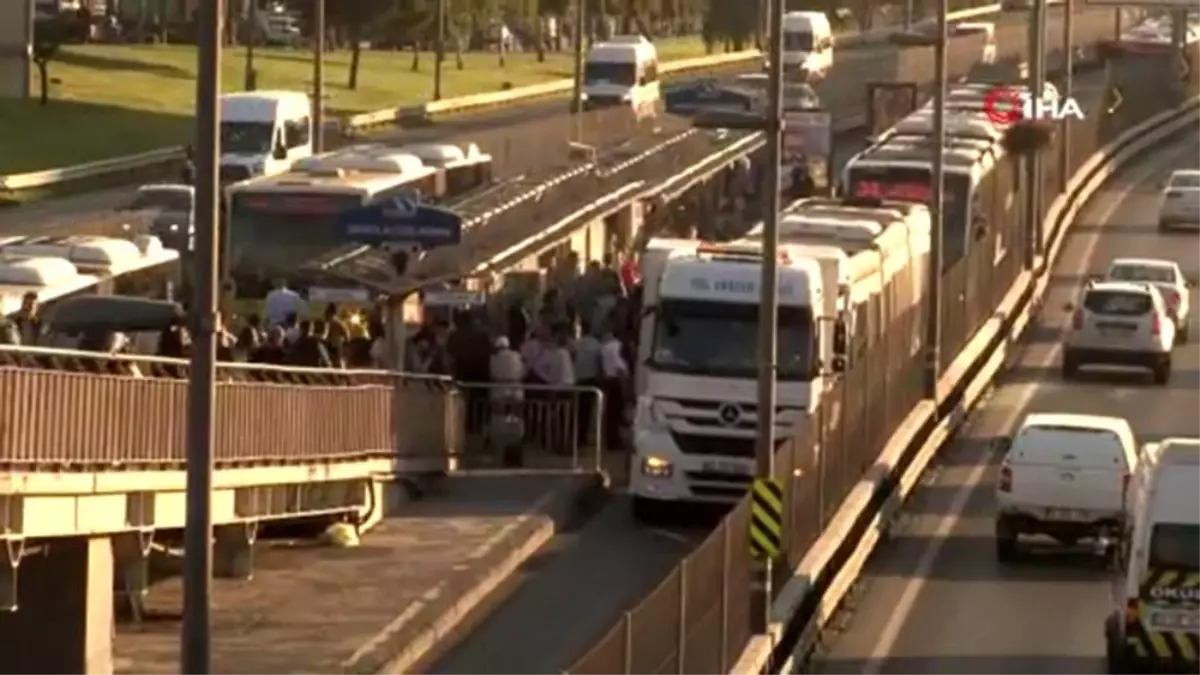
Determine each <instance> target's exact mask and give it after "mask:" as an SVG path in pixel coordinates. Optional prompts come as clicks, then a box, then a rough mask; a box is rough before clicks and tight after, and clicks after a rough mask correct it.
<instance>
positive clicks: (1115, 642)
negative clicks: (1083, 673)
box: [1104, 613, 1134, 674]
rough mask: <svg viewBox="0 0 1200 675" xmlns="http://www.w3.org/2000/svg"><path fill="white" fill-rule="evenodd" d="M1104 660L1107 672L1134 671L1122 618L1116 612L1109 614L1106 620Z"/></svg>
mask: <svg viewBox="0 0 1200 675" xmlns="http://www.w3.org/2000/svg"><path fill="white" fill-rule="evenodd" d="M1104 661H1105V671H1106V672H1109V673H1114V674H1117V673H1132V672H1134V668H1133V664H1132V663H1131V661H1130V658H1129V651H1128V650H1127V649H1126V648H1125V642H1124V640H1122V635H1121V626H1120V618H1119V617H1118V616H1117V615H1116V614H1115V613H1113V614H1109V615H1108V618H1106V619H1105V620H1104Z"/></svg>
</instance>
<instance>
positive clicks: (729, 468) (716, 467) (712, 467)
mask: <svg viewBox="0 0 1200 675" xmlns="http://www.w3.org/2000/svg"><path fill="white" fill-rule="evenodd" d="M704 470H705V471H706V472H708V473H731V474H735V475H738V476H749V475H750V473H751V472H750V469H749V467H747V466H746V465H745V464H742V463H741V462H722V461H711V462H705V463H704Z"/></svg>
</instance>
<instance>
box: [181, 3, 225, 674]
mask: <svg viewBox="0 0 1200 675" xmlns="http://www.w3.org/2000/svg"><path fill="white" fill-rule="evenodd" d="M224 6H225V0H209V1H208V2H202V3H200V5H199V8H198V10H197V11H198V16H197V18H198V23H199V39H198V44H199V50H198V55H199V61H200V62H199V64H198V68H197V73H196V138H195V145H194V147H195V152H194V154H193V162H194V164H195V179H194V185H195V190H196V202H195V228H196V234H195V258H194V261H195V266H196V268H195V278H196V286H195V289H194V291H193V292H194V294H195V295H194V298H193V302H192V307H191V310H190V311H189V312H188V320H189V322H190V324H191V326H190V328H191V332H192V348H191V364H190V370H189V377H188V392H187V398H188V408H187V411H188V415H187V455H186V457H187V513H186V517H185V518H186V520H185V527H184V551H185V555H184V563H183V627H182V635H181V642H182V645H181V652H182V654H181V657H180V661H181V665H182V672H184V673H189V675H190V674H192V673H196V674H198V675H204V674H205V673H208V672H210V671H211V666H212V663H211V657H212V651H211V648H212V635H211V633H210V621H211V619H210V616H209V592H210V590H211V585H212V534H213V527H212V512H211V504H210V499H211V493H212V471H213V461H212V441H213V409H214V406H215V402H216V360H217V345H216V339H215V338H216V336H215V331H216V326H217V322H218V316H217V298H218V294H217V251H219V250H220V237H221V235H220V228H219V227H218V221H217V217H218V216H217V198H218V190H219V189H220V184H219V182H218V176H217V169H218V167H219V165H220V161H219V157H220V154H221V147H220V144H221V135H220V124H221V117H220V115H221V113H220V107H219V106H218V103H217V98H218V96H219V95H220V92H221V20H222V18H223V17H224V16H225V12H224V9H225V7H224Z"/></svg>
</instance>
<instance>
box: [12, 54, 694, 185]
mask: <svg viewBox="0 0 1200 675" xmlns="http://www.w3.org/2000/svg"><path fill="white" fill-rule="evenodd" d="M658 48H659V56H660V58H661V59H662V60H663V61H668V60H672V59H681V58H689V57H695V56H702V55H703V54H704V48H703V45H702V44H701V43H700V42H699V41H698V40H694V39H672V40H662V41H659V42H658ZM464 61H465V67H464V68H463V70H458V69H457V68H456V67H455V63H454V57H453V55H452V54H451V55H448V59H447V63H446V66H445V68H444V70H443V77H444V80H443V85H442V93H443V96H444V97H446V98H450V97H454V96H462V95H465V94H474V93H480V92H487V91H500V90H501V89H503V88H504V87H505V86H511V87H520V86H523V85H530V84H538V83H541V82H547V81H551V80H555V79H561V78H564V77H569V76H570V74H571V72H572V56H571V54H570V53H569V52H564V53H552V54H547V55H546V60H545V62H543V63H538V61H537V57H536V55H535V54H532V53H520V54H509V55H508V56H507V57H506V62H507V63H506V66H505V67H504V68H501V67H499V61H498V58H497V56H496V55H495V54H486V53H470V54H466V55H465V56H464ZM411 63H412V54H411V52H381V51H364V52H363V53H362V64H361V66H360V71H359V80H358V83H359V86H358V88H357V89H355V90H351V89H350V88H349V87H348V86H347V84H348V83H347V80H348V76H349V71H350V53H349V52H348V51H339V52H331V53H329V54H328V55H327V56H326V58H325V83H326V84H325V91H326V96H327V108H326V109H327V110H328V114H330V115H344V114H351V113H357V112H364V111H370V110H380V109H383V108H389V107H395V106H401V105H411V104H414V103H417V102H419V101H424V100H428V99H430V98H432V95H433V56H432V54H429V53H423V54H421V58H420V69H419V70H418V71H417V72H412V71H411V70H410V66H411ZM244 64H245V51H244V50H243V49H228V50H226V52H225V55H224V59H223V61H222V64H221V65H222V67H221V77H222V89H223V90H224V91H240V90H241V88H242V83H243V79H244V72H245V71H244ZM255 65H256V70H257V71H258V88H259V89H292V90H300V91H309V90H310V89H311V87H312V85H311V82H312V62H311V54H310V53H309V52H307V51H297V50H288V49H261V48H260V49H258V50H256V56H255ZM50 77H51V79H52V80H54V81H57V82H58V84H53V85H51V99H52V100H51V101H50V104H49V105H48V106H45V107H43V106H40V105H38V104H37V101H36V99H35V100H30V101H12V100H0V175H3V174H10V173H22V172H26V171H37V170H42V169H50V168H57V167H65V166H71V165H75V164H80V163H84V162H90V161H95V160H99V159H106V158H110V157H118V156H121V155H129V154H134V153H137V152H143V151H146V150H152V149H155V148H160V147H165V146H170V145H181V144H183V143H185V142H186V141H187V139H188V137H189V136H190V133H191V129H190V125H191V117H192V110H193V101H194V100H195V87H196V79H195V78H196V50H195V49H194V48H193V47H189V46H169V45H86V46H71V47H67V48H64V50H63V52H62V53H61V54H60V55H59V57H58V59H56V60H55V61H54V62H52V63H51V64H50ZM37 82H38V79H37V74H36V72H35V73H34V83H35V84H34V86H35V89H36V86H37Z"/></svg>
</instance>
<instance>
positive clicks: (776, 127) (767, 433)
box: [750, 0, 784, 634]
mask: <svg viewBox="0 0 1200 675" xmlns="http://www.w3.org/2000/svg"><path fill="white" fill-rule="evenodd" d="M783 3H784V0H767V3H766V9H767V26H768V30H767V50H766V51H767V55H768V58H769V59H770V62H771V70H770V72H769V74H768V76H767V109H766V110H765V111H763V126H764V131H765V135H766V139H765V140H766V143H767V148H766V149H767V152H766V162H767V170H766V171H765V172H764V174H765V176H764V182H765V183H766V185H764V186H763V211H764V213H763V266H762V280H761V281H760V282H759V289H758V290H759V296H760V297H759V301H758V312H759V315H758V405H757V407H758V440H757V445H756V446H755V449H754V451H755V457H756V459H757V464H758V467H757V473H758V477H759V478H766V479H770V478H772V477H773V476H774V475H775V381H776V375H777V372H776V371H777V360H778V356H779V355H778V350H777V347H778V345H777V344H776V334H777V333H778V330H779V212H780V211H781V210H782V207H783V205H782V203H781V201H780V195H779V184H780V182H781V178H782V173H783V167H782V166H781V164H782V162H783V152H782V148H783V7H784V4H783ZM753 589H754V593H755V594H756V595H757V596H758V598H757V602H752V603H751V605H750V606H751V607H752V608H754V609H753V610H752V611H755V614H754V619H755V621H754V624H752V625H753V626H754V628H755V629H756V630H755V632H756V633H762V634H765V633H766V632H767V626H768V624H769V623H770V613H771V560H770V558H767V559H765V560H763V565H762V578H761V579H760V580H759V583H758V584H754V585H753ZM760 622H761V623H760Z"/></svg>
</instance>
